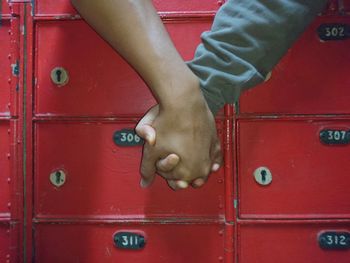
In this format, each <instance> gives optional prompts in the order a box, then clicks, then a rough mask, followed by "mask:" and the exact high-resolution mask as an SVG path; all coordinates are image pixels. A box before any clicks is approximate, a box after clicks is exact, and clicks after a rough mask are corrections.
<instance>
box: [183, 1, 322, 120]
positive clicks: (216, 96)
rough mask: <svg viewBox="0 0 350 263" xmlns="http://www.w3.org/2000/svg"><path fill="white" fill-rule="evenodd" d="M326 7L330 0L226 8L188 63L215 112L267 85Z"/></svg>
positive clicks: (243, 3)
mask: <svg viewBox="0 0 350 263" xmlns="http://www.w3.org/2000/svg"><path fill="white" fill-rule="evenodd" d="M325 4H326V0H317V1H316V0H313V1H312V0H308V1H305V0H304V1H302V0H298V1H296V0H263V1H262V0H260V1H259V0H256V1H248V0H229V1H228V2H226V3H225V4H224V5H223V6H222V7H221V8H220V9H219V11H218V13H217V14H216V16H215V19H214V22H213V25H212V28H211V30H210V31H208V32H204V33H203V34H202V36H201V39H202V44H200V45H199V46H198V48H197V50H196V53H195V57H194V59H193V60H192V61H189V62H188V66H189V67H190V68H191V70H192V71H193V72H194V73H195V74H196V75H197V76H198V77H199V79H200V83H201V88H202V91H203V94H204V96H205V98H206V100H207V102H208V104H209V107H210V109H211V110H212V112H213V113H214V114H216V113H217V112H218V111H219V109H220V108H221V107H222V106H223V105H224V104H225V103H233V102H235V101H237V100H238V98H239V96H240V94H241V92H242V91H243V90H245V89H248V88H251V87H254V86H256V85H257V84H259V83H261V82H263V81H264V79H265V77H266V75H267V74H268V72H270V71H271V70H272V69H273V68H274V66H275V65H276V64H277V63H278V62H279V60H280V59H281V58H282V57H283V55H284V54H285V53H286V52H287V50H288V49H289V48H290V46H291V45H292V44H293V43H294V41H295V40H296V39H297V38H298V36H299V35H300V34H301V33H302V32H303V31H304V30H305V28H306V27H307V26H308V25H309V24H310V22H311V21H312V20H313V19H314V17H315V16H316V15H317V14H318V13H320V12H321V11H322V8H323V7H324V6H325Z"/></svg>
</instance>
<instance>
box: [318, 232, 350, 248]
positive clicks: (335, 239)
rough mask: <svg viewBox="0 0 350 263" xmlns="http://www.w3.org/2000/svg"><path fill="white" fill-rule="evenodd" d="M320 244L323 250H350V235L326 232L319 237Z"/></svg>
mask: <svg viewBox="0 0 350 263" xmlns="http://www.w3.org/2000/svg"><path fill="white" fill-rule="evenodd" d="M318 243H319V245H320V247H321V248H323V249H349V248H350V233H348V232H324V233H322V234H320V235H319V237H318Z"/></svg>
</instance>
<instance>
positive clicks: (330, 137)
mask: <svg viewBox="0 0 350 263" xmlns="http://www.w3.org/2000/svg"><path fill="white" fill-rule="evenodd" d="M320 140H321V142H322V143H324V144H327V145H337V144H338V145H339V144H349V143H350V131H347V130H331V129H326V130H322V131H321V132H320Z"/></svg>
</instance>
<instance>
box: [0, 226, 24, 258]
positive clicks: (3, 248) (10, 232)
mask: <svg viewBox="0 0 350 263" xmlns="http://www.w3.org/2000/svg"><path fill="white" fill-rule="evenodd" d="M18 233H19V232H18V226H17V225H16V223H12V224H10V223H9V222H7V221H3V220H1V219H0V262H20V261H19V253H18V252H19V245H18V244H19V243H18V241H19V239H18Z"/></svg>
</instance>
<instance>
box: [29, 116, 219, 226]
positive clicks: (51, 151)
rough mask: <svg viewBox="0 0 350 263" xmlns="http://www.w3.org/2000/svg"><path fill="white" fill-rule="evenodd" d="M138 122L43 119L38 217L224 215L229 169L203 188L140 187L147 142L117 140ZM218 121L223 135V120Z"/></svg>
mask: <svg viewBox="0 0 350 263" xmlns="http://www.w3.org/2000/svg"><path fill="white" fill-rule="evenodd" d="M135 125H136V124H135V123H130V122H118V123H114V122H113V123H100V122H90V123H88V122H84V123H79V122H50V123H42V122H40V123H37V124H36V126H35V130H36V134H35V159H34V164H35V177H34V182H35V190H34V196H35V198H34V211H35V213H34V214H35V216H36V217H40V218H62V217H63V218H72V217H74V218H94V217H98V218H126V217H127V218H145V219H147V218H155V217H158V218H165V217H167V218H168V217H174V216H176V217H190V218H195V217H196V218H216V219H219V218H223V216H224V195H225V193H224V189H225V186H224V175H223V169H221V170H220V172H218V173H216V174H213V175H212V177H211V179H210V180H209V182H208V184H207V185H206V186H205V187H203V188H202V189H200V190H188V191H181V192H174V191H172V190H171V189H170V188H168V186H167V185H166V183H165V181H164V180H162V179H161V178H158V180H156V182H155V184H154V185H153V186H152V187H151V188H149V189H142V188H141V187H140V185H139V182H140V173H139V166H140V160H141V152H142V147H141V146H136V147H135V146H134V147H125V146H118V145H116V144H115V142H114V141H113V136H114V133H115V132H116V131H122V130H125V129H130V130H132V129H133V128H134V127H135ZM218 126H219V129H220V130H219V133H220V135H221V136H222V127H221V126H222V124H221V123H219V124H218ZM56 173H59V174H57V175H56ZM52 174H53V175H52ZM50 176H58V177H59V178H55V180H56V179H58V180H64V183H63V185H62V186H61V185H58V186H57V184H56V185H55V182H53V183H52V181H51V180H50ZM203 200H205V202H203Z"/></svg>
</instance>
